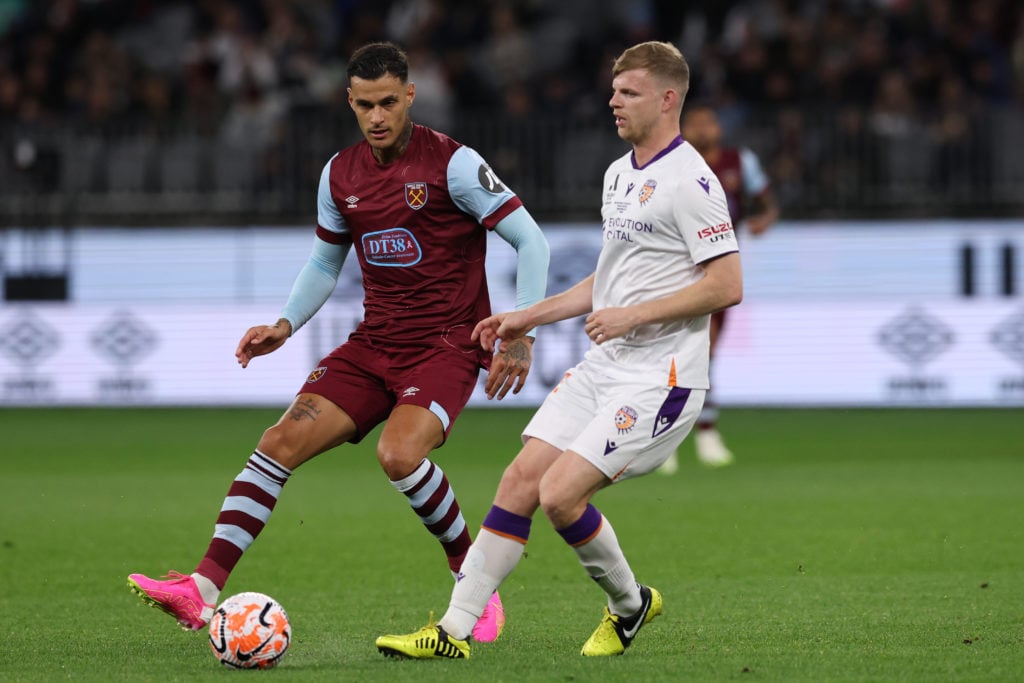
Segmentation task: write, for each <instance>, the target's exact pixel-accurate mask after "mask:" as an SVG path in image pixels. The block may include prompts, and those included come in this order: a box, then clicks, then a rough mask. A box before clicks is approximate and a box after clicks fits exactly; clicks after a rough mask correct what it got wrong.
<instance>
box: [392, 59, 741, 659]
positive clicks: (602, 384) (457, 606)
mask: <svg viewBox="0 0 1024 683" xmlns="http://www.w3.org/2000/svg"><path fill="white" fill-rule="evenodd" d="M612 75H613V80H612V97H611V101H610V102H609V104H610V106H611V108H612V112H613V113H614V118H615V126H616V128H617V129H618V134H619V137H621V138H622V139H623V140H625V141H627V142H629V143H631V144H632V147H633V148H632V151H630V152H629V153H628V154H626V155H625V156H623V157H622V158H620V159H618V160H617V161H615V162H614V163H612V165H611V166H610V167H609V168H608V170H607V172H606V173H605V179H604V187H603V192H604V194H603V198H604V202H603V205H602V208H601V215H602V218H603V238H604V245H603V248H602V251H601V255H600V257H599V259H598V263H597V270H596V271H595V272H594V273H593V274H592V275H590V276H588V277H587V278H586V279H584V280H583V281H581V282H579V283H578V284H576V285H574V286H573V287H571V288H570V289H568V290H567V291H565V292H562V293H561V294H558V295H556V296H552V297H549V298H547V299H544V300H542V301H540V302H539V303H537V304H534V305H532V306H530V307H529V308H526V309H524V310H520V311H516V312H511V313H499V314H497V315H492V316H490V317H488V318H486V319H484V320H482V321H481V322H480V323H479V324H478V325H477V326H476V329H475V330H474V336H476V337H479V339H480V341H481V343H482V344H483V346H484V348H493V345H494V343H495V342H496V341H498V340H500V341H501V343H503V344H504V343H508V342H509V341H510V340H514V339H519V338H521V337H522V336H523V335H524V334H526V333H527V332H528V331H530V330H532V329H533V328H535V327H538V326H540V325H546V324H550V323H553V322H556V321H558V320H564V319H566V318H572V317H575V316H579V315H584V314H588V313H589V315H587V318H586V325H585V328H584V329H585V331H586V334H587V335H588V336H589V337H590V339H591V340H592V341H593V344H592V345H591V347H590V349H589V350H588V351H587V353H586V355H585V356H584V358H583V360H582V362H580V363H579V364H578V365H577V366H576V367H574V368H572V369H570V370H569V371H568V372H567V373H566V374H565V377H564V379H563V380H562V382H561V383H560V384H559V385H558V386H557V387H556V388H555V389H554V390H553V391H552V392H551V394H550V395H549V396H548V397H547V399H546V400H545V401H544V404H543V405H542V406H541V407H540V409H539V410H538V411H537V413H536V414H535V415H534V417H533V419H532V420H531V421H530V423H529V424H528V425H527V426H526V428H525V429H524V431H523V447H522V450H520V451H519V454H518V455H517V456H516V458H515V460H513V461H512V463H511V464H510V465H509V466H508V467H507V468H506V470H505V473H504V475H503V476H502V479H501V483H500V485H499V487H498V492H497V494H496V495H495V498H494V504H493V506H492V508H491V510H490V512H489V513H488V514H487V517H486V518H485V520H484V523H483V529H482V530H481V532H480V534H479V535H478V536H477V537H476V540H475V541H474V543H473V545H472V546H471V547H470V550H469V553H468V555H467V556H466V560H465V562H463V564H462V569H461V571H460V572H459V576H458V580H457V582H456V584H455V588H454V590H453V591H452V597H451V602H450V603H449V605H448V610H447V611H446V612H445V614H444V616H443V617H442V618H441V620H440V621H439V622H437V623H430V624H428V625H427V626H424V627H423V628H422V629H420V630H419V631H416V632H415V633H411V634H407V635H386V636H381V637H379V638H378V639H377V648H378V649H379V650H380V651H381V652H382V653H384V654H386V655H393V656H403V657H412V658H417V659H425V658H432V657H448V658H453V659H461V658H466V657H469V656H470V635H471V632H472V629H473V624H474V622H475V621H476V619H477V618H478V617H479V616H480V614H481V613H482V612H483V609H484V606H485V605H486V604H487V600H488V599H489V597H490V596H491V595H492V594H493V593H494V591H495V590H496V589H497V587H498V586H499V585H500V584H501V582H502V581H504V579H505V578H506V577H507V576H508V575H509V574H510V573H511V572H512V570H513V569H514V568H515V566H516V564H517V563H518V562H519V558H520V557H521V556H522V554H523V549H524V546H525V545H526V542H527V539H528V538H529V533H530V524H531V521H532V517H533V514H534V512H536V510H537V508H538V507H539V508H541V509H543V511H544V514H545V516H546V517H547V518H548V520H549V521H550V522H551V524H552V525H553V526H554V528H555V529H556V530H557V531H558V533H559V534H560V535H561V536H562V538H564V539H565V541H566V542H567V543H568V544H569V545H570V546H571V547H572V548H573V550H574V551H575V553H576V555H577V557H578V558H579V561H580V563H581V564H582V565H583V567H584V568H585V570H586V572H587V574H589V575H590V577H591V578H592V579H594V581H595V582H596V583H597V584H598V585H599V586H600V587H601V588H602V589H604V591H605V593H606V594H607V606H606V607H605V611H604V616H603V618H602V619H601V622H600V624H599V625H598V627H597V630H595V631H594V632H593V634H592V635H591V636H590V638H589V639H588V640H587V641H586V642H585V643H584V644H583V649H582V654H583V655H597V656H601V655H616V654H621V653H622V652H623V651H625V649H626V648H627V647H628V646H629V645H630V643H631V642H632V641H633V638H634V637H635V636H636V634H637V632H638V631H639V630H640V628H641V627H642V626H643V625H644V624H647V623H649V622H650V621H651V620H652V619H653V618H654V617H655V616H657V615H658V614H660V613H661V611H662V598H661V594H660V593H659V592H658V591H657V590H655V589H654V588H651V587H649V586H646V585H642V584H640V583H638V582H637V581H636V579H635V578H634V575H633V570H632V568H631V567H630V565H629V563H628V562H627V561H626V558H625V556H624V555H623V553H622V549H621V548H620V547H619V543H618V540H617V539H616V536H615V531H614V530H613V529H612V526H611V524H610V523H609V522H608V520H607V518H605V517H604V516H603V515H602V514H601V513H600V512H599V511H598V509H597V508H596V507H594V506H593V505H592V504H591V502H590V501H591V498H592V497H593V495H594V494H595V493H597V492H598V491H599V490H601V489H602V488H604V487H606V486H609V485H611V484H615V483H618V482H621V481H624V480H626V479H629V478H631V477H636V476H639V475H642V474H646V473H648V472H651V471H653V470H655V469H656V468H657V467H658V466H659V465H660V464H661V463H662V462H663V461H664V460H665V459H666V458H667V457H668V456H669V455H670V454H671V453H673V452H674V451H675V449H676V447H677V446H678V445H679V444H680V443H681V442H682V441H683V439H684V438H685V437H686V435H687V434H688V433H689V432H690V429H691V427H692V426H693V424H694V422H695V421H696V419H697V415H698V414H699V413H700V409H701V404H702V403H703V400H704V393H705V391H706V390H707V388H708V318H709V316H710V314H711V313H712V312H714V311H717V310H721V309H723V308H726V307H729V306H733V305H735V304H737V303H739V301H740V299H741V298H742V292H743V284H742V275H741V271H740V258H739V253H738V250H737V246H736V239H735V235H734V234H733V229H732V223H731V222H730V220H729V209H728V206H727V204H726V198H725V195H724V193H723V192H722V187H721V185H720V184H719V182H718V179H717V178H716V177H715V175H714V174H713V173H712V172H711V169H710V168H709V167H708V165H707V163H705V161H704V160H703V159H702V158H701V156H700V154H698V153H697V152H696V151H695V150H694V149H693V147H691V146H690V145H689V144H687V143H684V142H683V140H682V137H680V134H679V115H680V111H681V109H682V106H683V98H684V97H685V95H686V90H687V87H688V85H689V67H688V66H687V64H686V60H685V59H684V58H683V56H682V54H680V52H679V50H677V49H676V48H675V47H674V46H672V45H671V44H669V43H660V42H647V43H641V44H639V45H635V46H633V47H631V48H629V49H628V50H626V51H625V52H623V53H622V55H620V56H619V58H618V59H617V60H616V62H615V64H614V67H613V70H612Z"/></svg>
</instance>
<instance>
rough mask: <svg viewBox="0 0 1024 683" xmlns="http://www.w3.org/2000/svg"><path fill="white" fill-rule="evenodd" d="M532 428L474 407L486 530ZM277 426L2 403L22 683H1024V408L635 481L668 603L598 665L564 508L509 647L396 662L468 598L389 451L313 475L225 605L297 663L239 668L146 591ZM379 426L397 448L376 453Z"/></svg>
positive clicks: (613, 494)
mask: <svg viewBox="0 0 1024 683" xmlns="http://www.w3.org/2000/svg"><path fill="white" fill-rule="evenodd" d="M528 416H529V413H528V412H526V411H521V410H508V411H498V410H474V411H468V412H467V413H465V414H464V415H463V416H462V417H461V418H460V420H459V423H458V424H457V425H456V429H455V431H454V434H453V436H452V439H451V441H450V443H449V444H448V445H447V446H445V447H444V448H443V449H442V450H441V451H439V452H437V453H436V455H437V459H438V461H439V462H440V463H441V464H442V465H443V466H444V467H445V469H446V471H447V472H448V474H449V478H450V479H451V481H452V483H453V485H454V486H455V490H456V491H457V493H458V495H459V498H460V500H461V502H462V506H463V510H464V512H465V513H466V516H467V521H468V522H469V523H470V526H471V528H474V529H475V528H477V527H478V526H479V523H480V521H481V519H482V517H483V515H484V513H485V512H486V510H487V508H488V506H489V504H490V500H491V496H492V494H493V492H494V488H495V485H496V483H497V481H498V478H499V476H500V473H501V471H502V468H503V467H504V464H505V463H506V462H507V461H508V460H509V458H510V457H511V456H512V455H513V454H514V452H515V450H516V447H517V444H518V432H519V429H520V428H521V427H522V425H523V424H525V422H526V420H527V418H528ZM276 417H277V412H276V411H266V410H228V409H210V410H143V409H137V410H100V409H82V410H4V411H2V412H0V451H2V453H3V457H2V459H0V462H2V473H0V579H2V581H0V615H2V620H0V628H2V629H3V639H2V646H0V680H3V681H48V680H60V679H69V680H76V681H92V680H95V681H111V680H126V681H142V680H150V681H170V680H181V681H199V680H228V679H230V680H238V679H239V678H245V677H247V676H256V677H258V678H260V679H261V680H264V679H266V680H269V679H273V680H279V681H285V680H288V681H318V680H324V681H339V680H346V681H348V680H350V681H378V680H379V681H416V682H417V683H422V682H426V681H481V680H486V681H489V682H496V681H516V682H517V683H521V682H523V681H655V680H693V681H700V680H708V681H1016V680H1022V678H1024V417H1022V415H1021V412H1020V411H1011V410H1001V411H1000V410H932V411H913V410H888V411H881V410H852V411H842V410H726V411H725V413H724V415H723V423H722V427H723V431H724V433H725V435H726V437H727V440H728V442H729V444H730V446H731V447H732V448H733V449H734V450H735V451H736V453H737V455H738V463H737V464H736V465H735V466H733V467H731V468H728V469H725V470H720V471H710V470H705V469H702V468H701V467H699V466H698V465H697V464H696V462H695V460H694V458H693V456H692V445H691V444H686V445H684V447H683V450H682V453H683V454H684V456H685V457H683V458H682V467H681V468H680V472H679V473H678V474H677V475H676V476H675V477H671V478H667V477H663V476H660V475H651V476H648V477H644V478H642V479H639V480H634V481H629V482H626V483H624V484H622V485H621V486H616V487H613V488H612V489H610V490H606V491H604V492H602V493H600V494H599V495H598V497H597V498H596V500H595V502H596V504H597V505H598V507H600V508H601V509H602V511H603V512H604V513H605V514H606V515H607V516H608V517H609V518H610V519H611V520H612V522H613V523H614V524H615V528H616V531H617V532H618V535H619V538H620V540H621V541H622V544H623V547H624V549H625V551H626V553H627V555H628V557H629V558H630V560H631V562H632V564H633V567H634V569H635V571H636V573H637V576H638V578H639V579H640V580H642V581H644V582H648V583H650V584H652V585H654V586H656V587H658V588H659V589H660V590H661V591H662V593H663V594H664V596H665V614H664V616H662V617H661V618H659V619H657V620H655V621H654V622H653V623H652V624H651V625H650V626H648V627H646V628H645V629H644V631H642V632H641V633H640V635H639V636H638V638H637V640H636V642H635V643H634V645H633V647H632V648H631V649H630V650H629V651H628V652H627V653H626V654H625V656H623V657H618V658H612V659H598V660H590V659H584V658H582V657H580V656H579V654H578V653H579V648H580V645H581V644H582V642H583V641H584V640H585V639H586V637H587V636H588V635H589V634H590V632H591V630H592V629H593V628H594V627H595V626H596V624H597V622H598V620H599V618H600V614H601V606H602V604H603V600H604V598H603V594H602V593H601V592H600V590H599V589H598V588H597V587H596V586H595V585H593V584H592V582H591V581H589V580H588V579H587V578H586V577H585V575H584V572H583V570H582V569H581V568H580V567H579V565H578V564H577V562H576V560H575V557H574V556H573V555H572V553H571V552H570V551H569V550H568V549H567V548H566V547H565V546H564V544H563V543H562V542H561V540H560V539H559V538H558V536H557V535H556V534H555V533H554V532H553V531H552V530H551V529H550V527H549V526H548V524H547V522H546V520H545V519H544V518H543V516H542V515H538V516H537V518H536V519H535V524H534V533H533V538H532V539H531V541H530V544H529V546H528V548H527V551H528V555H527V557H526V558H525V559H524V560H523V561H522V562H521V563H520V565H519V568H518V569H517V570H516V572H515V573H513V575H512V576H511V577H510V578H509V580H508V581H507V582H506V584H505V585H504V586H503V588H502V594H503V598H504V601H505V606H506V610H507V612H508V615H509V622H508V625H507V627H506V630H505V634H504V636H502V638H501V640H499V641H498V642H497V643H494V644H480V645H476V646H475V647H474V650H473V657H472V659H471V660H469V661H461V662H452V661H429V662H413V661H395V660H389V659H385V658H384V657H382V656H381V655H379V654H378V653H377V651H376V649H375V648H374V646H373V640H374V638H375V637H376V636H377V635H379V634H381V633H385V632H406V631H409V630H412V629H414V628H418V627H419V626H421V625H422V624H424V623H426V621H427V618H428V612H429V611H430V610H435V611H437V613H438V614H440V613H441V612H442V611H443V609H444V606H445V605H446V604H447V598H448V594H449V591H450V588H451V579H450V577H449V575H448V573H447V567H446V565H445V563H444V560H443V556H442V553H441V550H440V548H439V547H438V546H437V544H436V542H435V541H434V540H433V539H432V538H430V537H429V535H428V534H427V533H426V532H425V531H424V530H423V529H422V527H421V526H420V524H419V523H418V522H417V521H416V520H415V518H414V517H413V515H412V513H411V512H410V511H409V509H408V506H407V504H406V502H405V500H404V499H403V498H402V497H401V496H400V495H398V494H397V493H395V492H394V491H393V490H392V489H391V487H390V486H389V485H388V483H387V481H386V479H385V477H384V476H383V474H382V473H381V472H380V470H379V468H378V467H377V464H376V461H375V458H374V455H373V450H374V443H375V440H376V439H375V438H370V439H368V440H367V441H366V442H365V443H363V444H361V445H359V446H344V447H342V448H340V449H338V450H336V451H334V452H332V453H331V454H328V455H325V456H322V457H320V458H318V459H317V460H315V461H313V462H311V463H309V464H308V465H306V466H304V467H303V468H302V469H300V470H299V471H298V472H297V474H296V476H295V477H294V478H293V479H292V481H291V482H289V484H288V486H287V487H286V488H285V490H284V495H283V497H282V499H281V502H280V503H279V505H278V507H277V510H276V512H275V514H274V518H273V519H272V520H271V522H270V524H269V526H268V527H267V529H266V531H265V532H264V534H263V535H262V536H261V537H260V538H259V540H258V541H257V542H256V544H255V545H254V546H253V548H252V549H251V551H250V552H249V553H248V554H247V555H246V556H245V557H244V558H243V560H242V562H241V563H240V565H239V567H238V569H237V571H236V572H235V574H234V575H233V576H232V578H231V581H230V583H229V584H228V587H227V592H226V594H225V595H227V594H231V593H235V592H240V591H244V590H258V591H262V592H265V593H269V594H270V595H272V596H274V597H275V598H277V599H278V600H280V601H281V603H282V604H283V605H284V606H285V608H286V609H287V611H288V613H289V616H290V617H291V621H292V625H293V629H294V640H293V643H292V649H291V652H289V654H288V656H287V657H286V658H285V660H284V662H283V664H282V665H281V666H280V667H279V668H278V669H276V670H274V671H272V672H264V673H254V672H248V673H247V672H232V671H228V670H222V669H221V668H220V667H219V665H217V664H216V662H215V661H214V659H213V657H212V656H211V654H210V652H209V650H208V647H207V644H206V635H205V633H201V634H194V633H184V632H182V631H180V630H178V629H177V628H176V626H175V625H174V624H173V623H172V621H171V620H170V619H169V618H168V617H166V616H165V615H163V614H162V613H160V612H158V611H156V610H153V609H149V608H145V607H142V606H141V605H140V604H139V602H138V600H137V599H136V598H135V597H134V596H133V595H131V594H130V593H129V592H128V590H127V589H126V587H125V577H126V575H127V574H129V573H130V572H132V571H141V572H144V573H148V574H162V573H164V572H165V571H166V570H168V569H178V570H181V571H185V572H188V571H191V570H192V568H193V567H194V566H195V563H196V562H197V561H198V560H199V558H200V556H201V554H202V552H203V551H204V550H205V547H206V543H207V542H208V540H209V535H210V533H211V531H212V528H213V521H214V518H215V515H216V513H217V510H218V509H219V507H220V504H221V500H222V497H223V495H224V493H225V492H226V490H227V486H228V484H229V482H230V481H231V479H232V478H233V477H234V476H235V474H237V472H238V471H239V470H240V469H241V466H242V464H243V463H244V461H245V459H246V457H247V456H248V454H249V452H251V449H252V447H253V446H254V444H255V442H256V440H257V439H258V437H259V434H260V432H261V431H262V429H263V428H265V427H266V426H267V425H269V424H271V423H272V422H273V421H274V420H275V419H276ZM375 436H376V434H374V437H375Z"/></svg>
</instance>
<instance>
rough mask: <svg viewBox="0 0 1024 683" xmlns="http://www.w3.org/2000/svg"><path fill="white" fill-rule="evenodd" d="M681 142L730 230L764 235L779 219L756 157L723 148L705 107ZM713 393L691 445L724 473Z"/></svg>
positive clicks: (714, 321) (669, 463)
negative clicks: (704, 169)
mask: <svg viewBox="0 0 1024 683" xmlns="http://www.w3.org/2000/svg"><path fill="white" fill-rule="evenodd" d="M683 139H684V140H686V141H687V142H689V143H690V144H691V145H693V146H694V148H695V149H696V150H697V151H698V152H700V154H701V156H702V157H704V161H706V162H708V166H710V167H711V170H712V171H713V172H714V174H715V176H717V177H718V180H719V182H721V183H722V190H723V191H725V197H726V199H727V200H728V201H729V216H730V217H731V218H732V224H733V225H734V226H736V227H737V229H738V230H741V231H742V228H746V230H747V232H749V233H750V234H751V235H752V236H754V237H757V236H759V235H763V234H764V233H765V232H767V231H768V228H770V227H771V225H772V223H774V222H775V221H777V220H778V219H779V205H778V203H777V202H776V201H775V195H774V193H773V192H772V187H771V182H770V181H769V180H768V176H767V174H765V172H764V170H763V169H762V168H761V162H760V161H759V160H758V158H757V155H756V154H754V152H753V151H752V150H750V149H748V148H746V147H727V146H724V145H723V144H722V125H721V123H719V121H718V115H717V114H716V113H715V110H714V109H712V108H711V107H710V106H708V105H706V104H696V105H688V106H687V107H686V110H685V112H684V114H683ZM726 319H727V315H726V311H718V312H716V313H713V314H712V315H711V374H712V375H713V374H714V365H715V349H716V348H717V347H718V341H719V339H721V336H722V331H723V329H724V328H725V323H726ZM713 396H714V392H712V391H710V390H709V391H708V394H707V396H705V397H704V408H703V409H702V410H701V413H700V417H699V418H698V419H697V429H696V431H695V432H694V437H693V443H694V447H695V449H696V451H697V459H698V460H699V461H700V462H701V463H703V464H704V465H707V466H708V467H724V466H726V465H731V464H732V463H733V461H734V459H735V458H734V456H733V453H732V451H730V450H729V448H728V447H726V445H725V442H724V441H723V440H722V436H721V434H720V433H719V432H718V405H717V403H716V402H715V400H714V398H713ZM678 469H679V459H678V456H677V454H675V453H673V454H672V455H671V456H670V457H669V458H668V460H666V461H665V462H664V463H663V464H662V466H661V467H660V468H658V471H659V472H660V473H662V474H675V472H676V471H677V470H678Z"/></svg>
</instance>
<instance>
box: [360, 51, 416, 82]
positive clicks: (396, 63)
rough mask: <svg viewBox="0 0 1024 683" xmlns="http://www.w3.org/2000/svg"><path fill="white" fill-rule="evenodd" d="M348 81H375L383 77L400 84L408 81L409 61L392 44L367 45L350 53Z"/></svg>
mask: <svg viewBox="0 0 1024 683" xmlns="http://www.w3.org/2000/svg"><path fill="white" fill-rule="evenodd" d="M347 72H348V79H349V81H351V80H352V78H353V77H356V78H362V79H365V80H367V81H375V80H377V79H378V78H381V77H383V76H385V75H389V76H394V77H395V78H397V79H398V80H400V81H402V83H406V82H408V80H409V59H408V57H406V56H405V52H403V51H402V49H401V48H400V47H398V46H397V45H395V44H394V43H368V44H367V45H363V46H362V47H361V48H359V49H358V50H356V51H355V52H353V53H352V57H351V59H349V60H348V69H347Z"/></svg>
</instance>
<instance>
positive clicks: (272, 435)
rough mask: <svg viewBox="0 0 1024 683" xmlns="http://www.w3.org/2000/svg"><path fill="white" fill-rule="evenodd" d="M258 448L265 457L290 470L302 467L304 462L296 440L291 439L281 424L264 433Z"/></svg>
mask: <svg viewBox="0 0 1024 683" xmlns="http://www.w3.org/2000/svg"><path fill="white" fill-rule="evenodd" d="M256 448H257V450H259V452H260V453H262V454H263V455H265V456H267V457H268V458H270V459H271V460H273V461H274V462H276V463H278V464H279V465H283V466H284V467H287V468H288V469H290V470H293V469H295V468H296V467H298V466H299V465H301V464H302V462H303V460H304V459H303V458H302V457H301V456H302V453H301V452H300V449H299V448H298V447H297V445H296V444H295V441H294V439H291V438H289V437H288V435H287V433H286V432H285V430H284V429H282V428H281V426H280V425H279V424H277V425H274V426H273V427H269V428H267V430H266V431H264V432H263V436H262V437H261V438H260V442H259V444H258V445H257V446H256Z"/></svg>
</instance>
